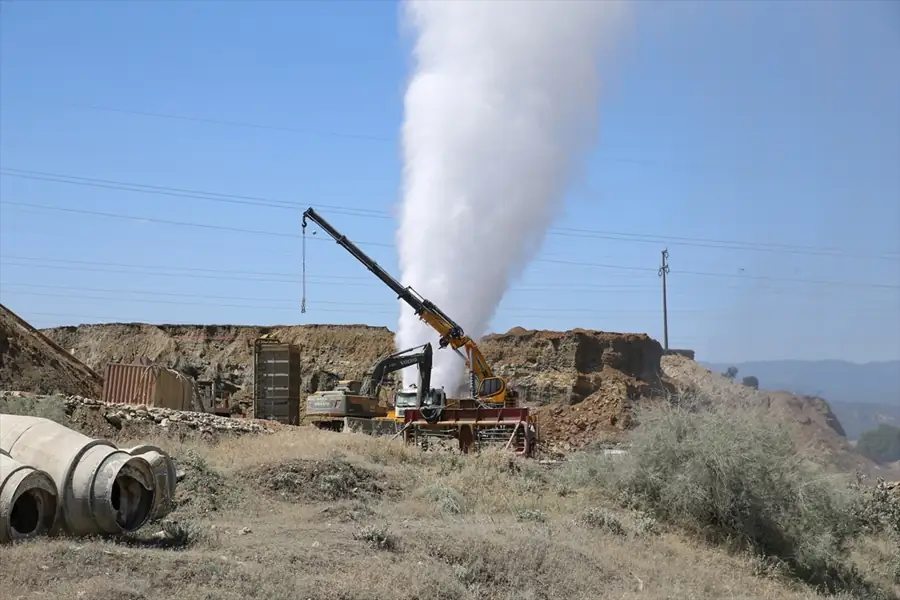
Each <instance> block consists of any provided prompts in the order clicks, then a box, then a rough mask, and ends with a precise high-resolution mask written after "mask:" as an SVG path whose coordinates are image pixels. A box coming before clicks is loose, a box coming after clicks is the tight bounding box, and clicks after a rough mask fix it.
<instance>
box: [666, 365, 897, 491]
mask: <svg viewBox="0 0 900 600" xmlns="http://www.w3.org/2000/svg"><path fill="white" fill-rule="evenodd" d="M661 366H662V370H663V373H664V374H665V375H666V376H667V377H668V378H669V379H670V380H671V381H673V382H675V384H676V385H677V386H678V387H679V388H682V389H686V390H693V391H700V392H703V393H704V395H705V396H707V397H709V398H712V399H714V400H715V399H721V400H722V401H726V402H734V401H748V402H752V403H756V404H761V405H763V406H766V407H768V409H769V411H770V412H771V413H772V415H773V416H774V417H776V418H777V419H779V420H780V421H782V422H787V423H789V424H791V425H792V426H793V429H794V432H795V433H794V438H795V439H796V440H797V442H798V443H799V445H800V447H801V449H802V450H803V451H804V452H805V453H806V454H807V455H808V456H810V457H811V458H814V459H815V460H816V461H817V462H821V463H824V464H828V465H832V466H835V467H837V468H838V469H839V470H841V471H843V472H846V473H852V472H854V471H860V472H863V473H865V474H867V475H869V476H871V477H886V478H890V477H896V476H897V475H900V472H898V471H895V470H894V469H892V468H890V467H886V466H881V465H878V464H876V463H875V462H874V461H871V460H869V459H868V458H866V457H864V456H863V455H861V454H859V453H858V452H857V451H856V449H855V448H853V446H852V445H851V444H850V442H849V441H848V440H847V438H846V437H845V436H844V429H843V427H841V424H840V422H839V421H838V419H837V417H836V416H835V415H834V413H833V412H831V407H830V406H828V402H827V401H826V400H824V399H823V398H818V397H814V396H800V395H796V394H791V393H789V392H777V391H776V392H772V391H765V390H755V389H753V388H749V387H747V386H744V385H742V384H741V383H739V382H736V381H732V380H730V379H728V378H727V377H725V376H724V375H721V374H719V373H713V372H712V371H710V370H709V369H707V368H706V367H704V366H703V365H701V364H699V363H697V362H694V361H693V360H690V359H688V358H685V357H683V356H664V357H663V358H662V361H661Z"/></svg>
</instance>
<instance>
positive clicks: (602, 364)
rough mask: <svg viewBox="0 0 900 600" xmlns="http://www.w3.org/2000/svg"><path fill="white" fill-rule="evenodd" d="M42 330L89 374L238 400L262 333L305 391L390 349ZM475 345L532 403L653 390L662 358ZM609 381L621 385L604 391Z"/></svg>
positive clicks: (340, 333) (517, 343) (593, 348)
mask: <svg viewBox="0 0 900 600" xmlns="http://www.w3.org/2000/svg"><path fill="white" fill-rule="evenodd" d="M45 333H46V334H47V336H48V337H50V338H52V339H54V340H56V341H57V343H59V344H60V345H61V346H62V347H64V348H69V349H71V350H72V352H73V353H74V354H75V356H77V357H79V358H80V359H81V360H83V361H85V362H86V363H87V364H89V365H91V366H93V367H94V368H97V369H101V368H103V366H104V365H105V364H106V363H108V362H112V361H124V362H131V361H134V360H136V359H138V358H140V357H147V358H149V359H150V360H152V361H154V362H156V363H159V364H162V365H165V366H167V367H171V368H174V369H179V370H182V371H184V372H188V373H192V374H196V376H199V377H203V378H210V377H212V376H214V375H217V374H218V375H220V376H222V377H223V378H225V379H228V380H231V381H232V382H233V383H234V384H236V385H238V386H240V387H241V388H242V390H241V391H240V392H238V393H237V394H236V396H235V397H236V398H238V399H244V400H246V399H248V398H249V397H250V394H251V393H252V391H251V388H252V382H251V376H252V364H251V363H252V356H253V341H254V340H255V339H256V338H257V337H258V336H260V335H263V334H270V335H271V336H272V337H275V338H278V339H280V340H282V341H285V342H289V343H293V344H296V345H297V346H298V347H299V348H300V355H301V361H302V365H301V366H302V369H303V379H304V389H305V390H306V391H307V392H309V391H312V390H314V389H316V388H317V387H319V386H320V384H321V382H322V381H323V379H328V378H329V377H325V376H324V375H323V374H329V373H335V374H338V375H340V377H342V378H360V377H362V375H363V374H364V373H365V372H366V370H368V369H369V368H370V367H371V366H372V364H373V363H374V362H375V361H376V360H377V359H378V358H379V357H381V356H383V355H385V354H388V353H390V352H393V351H394V350H395V347H394V334H393V333H392V332H391V331H389V330H388V329H386V328H384V327H368V326H365V325H296V326H277V327H253V326H236V325H207V326H202V325H196V326H191V325H146V324H121V323H118V324H115V323H114V324H107V325H80V326H78V327H57V328H53V329H47V330H45ZM479 346H480V347H481V349H482V351H483V352H484V354H485V356H486V358H487V360H488V361H489V362H490V364H491V365H492V366H493V367H494V369H495V370H496V371H497V372H498V373H499V374H501V375H503V376H504V377H506V379H507V380H508V381H509V382H510V383H511V384H512V385H513V386H515V387H516V389H518V390H519V392H520V394H521V396H522V398H523V400H524V401H525V403H526V404H531V405H543V404H551V403H563V404H575V403H578V402H580V401H582V400H584V399H586V398H588V397H590V396H591V395H592V394H596V393H598V392H601V390H607V392H604V394H605V395H608V394H612V393H614V392H615V390H616V389H622V390H625V389H627V390H628V391H630V393H632V395H633V394H640V393H643V391H645V390H646V389H647V385H654V384H655V377H656V373H657V371H658V369H659V358H660V356H661V355H662V349H661V347H660V345H659V343H657V342H656V341H655V340H653V339H651V338H650V337H648V336H646V335H640V334H620V333H606V332H600V331H587V330H581V329H577V330H573V331H566V332H555V331H527V330H524V329H522V328H516V329H513V330H511V331H509V332H507V333H505V334H494V335H489V336H487V337H486V338H485V339H484V340H483V341H482V342H479ZM445 351H447V352H449V350H445ZM618 373H621V374H622V376H623V377H618ZM330 378H331V379H334V378H333V377H330ZM617 379H618V380H621V381H624V382H627V383H628V384H629V385H628V386H625V387H622V386H612V387H610V384H611V382H613V381H615V380H617ZM605 395H604V397H605Z"/></svg>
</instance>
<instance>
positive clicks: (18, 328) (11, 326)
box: [0, 304, 103, 398]
mask: <svg viewBox="0 0 900 600" xmlns="http://www.w3.org/2000/svg"><path fill="white" fill-rule="evenodd" d="M0 389H27V390H29V391H34V392H40V393H47V394H50V393H62V394H80V395H84V396H90V397H95V398H98V397H99V396H100V393H101V391H102V389H103V380H102V379H101V377H100V376H99V375H98V374H97V373H95V372H94V371H92V370H91V369H90V368H88V367H87V366H86V365H84V364H82V363H81V362H80V361H78V360H77V359H76V358H74V357H73V356H72V355H70V354H69V353H68V352H66V351H65V350H63V349H62V348H60V347H57V346H56V345H55V344H54V343H53V342H52V341H51V340H50V339H47V338H46V337H44V335H43V334H41V333H40V332H39V331H37V330H36V329H34V328H33V327H32V326H31V325H29V324H28V323H27V322H25V321H24V320H22V319H21V318H20V317H19V316H18V315H16V314H15V313H14V312H12V311H11V310H9V309H8V308H6V307H5V306H3V305H2V304H0Z"/></svg>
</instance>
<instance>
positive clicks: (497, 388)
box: [301, 207, 517, 406]
mask: <svg viewBox="0 0 900 600" xmlns="http://www.w3.org/2000/svg"><path fill="white" fill-rule="evenodd" d="M307 220H310V221H312V222H313V223H315V224H316V225H318V226H319V227H321V228H322V229H323V230H324V231H325V232H326V233H328V235H330V236H331V237H332V238H333V239H334V241H335V242H337V243H338V245H340V246H341V247H343V248H344V249H345V250H347V252H349V253H350V254H351V255H353V257H354V258H356V260H358V261H359V262H361V263H362V264H363V265H364V266H365V267H366V268H367V269H368V270H369V271H371V272H372V273H374V274H375V276H376V277H378V279H380V280H381V281H382V283H384V284H385V285H386V286H388V287H389V288H391V290H393V291H394V292H395V293H396V294H397V297H398V298H399V299H401V300H403V301H404V302H406V303H407V304H408V305H409V306H410V307H412V309H413V310H414V311H415V313H416V316H418V317H419V319H421V320H422V321H424V322H425V323H427V324H428V325H430V326H431V328H432V329H434V330H435V331H437V332H438V334H439V335H440V339H439V341H438V346H439V347H440V348H446V347H447V346H450V347H451V348H453V350H454V351H455V352H456V353H457V354H459V355H460V356H462V358H463V359H464V360H465V361H466V367H467V368H468V370H469V374H470V377H471V379H470V388H471V390H470V391H471V393H472V396H473V397H474V398H476V399H477V400H479V401H481V402H482V403H484V404H490V405H499V406H516V404H517V394H516V392H515V391H514V390H510V389H508V386H507V384H506V380H505V379H503V378H502V377H500V376H498V375H496V374H495V373H494V372H493V371H492V370H491V368H490V366H489V365H488V363H487V360H485V358H484V355H483V354H482V353H481V350H480V349H479V348H478V345H477V344H476V343H475V341H474V340H473V339H472V338H470V337H469V336H468V335H466V334H465V332H464V331H463V329H462V327H460V326H459V324H458V323H456V322H455V321H454V320H453V319H451V318H450V317H449V316H448V315H447V314H446V313H445V312H444V311H442V310H441V309H440V308H438V307H437V306H436V305H435V304H434V303H433V302H431V301H430V300H427V299H425V298H423V297H422V296H421V295H419V293H418V292H416V291H415V290H414V289H413V288H412V287H410V286H404V285H402V284H401V283H400V282H399V281H397V280H396V279H394V278H393V277H392V276H391V275H390V274H389V273H388V272H387V271H385V270H384V269H383V268H382V267H381V266H379V265H378V263H376V262H375V261H374V260H372V259H371V258H370V257H369V256H368V255H367V254H366V253H365V252H363V251H362V250H360V248H359V247H358V246H357V245H356V244H354V243H353V242H352V241H350V240H349V239H347V237H346V236H345V235H342V234H341V233H340V232H339V231H338V230H337V229H335V228H334V227H333V226H332V225H331V224H330V223H329V222H328V221H326V220H325V219H323V218H322V217H321V216H320V215H319V214H318V213H317V212H316V211H315V210H314V209H313V208H312V207H310V208H308V209H306V211H305V212H304V213H303V235H304V238H305V235H306V225H307V223H306V222H307ZM305 251H306V245H305V241H304V258H303V260H304V271H303V278H304V285H303V290H304V291H303V303H302V307H301V311H302V312H306V269H305V263H306V256H305Z"/></svg>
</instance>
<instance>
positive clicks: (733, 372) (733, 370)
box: [725, 367, 738, 379]
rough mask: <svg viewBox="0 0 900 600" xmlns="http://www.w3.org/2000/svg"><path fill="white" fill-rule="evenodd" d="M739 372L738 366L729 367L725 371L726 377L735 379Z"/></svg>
mask: <svg viewBox="0 0 900 600" xmlns="http://www.w3.org/2000/svg"><path fill="white" fill-rule="evenodd" d="M737 374H738V368H737V367H728V370H727V371H725V377H727V378H728V379H734V378H735V377H737Z"/></svg>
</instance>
